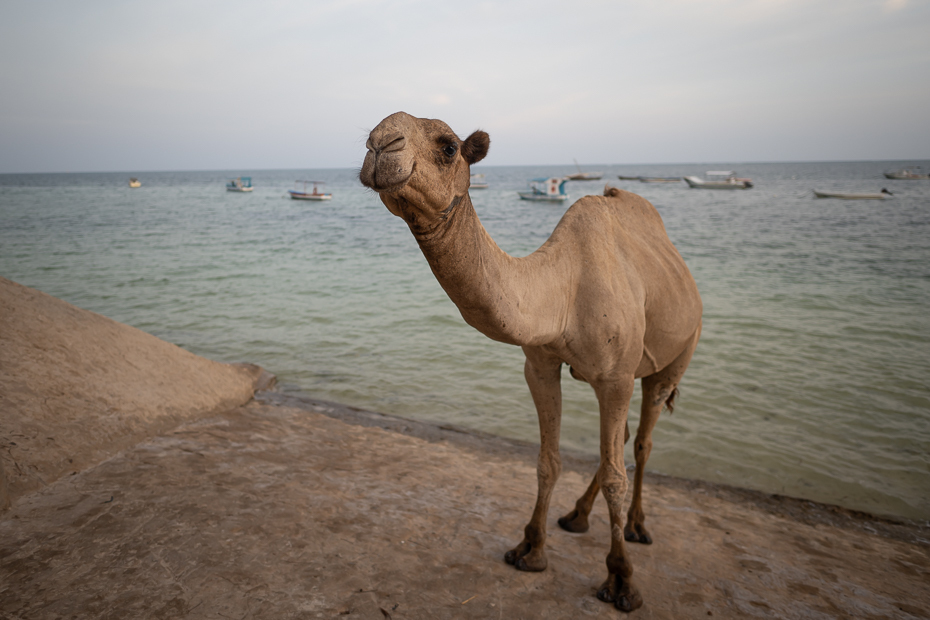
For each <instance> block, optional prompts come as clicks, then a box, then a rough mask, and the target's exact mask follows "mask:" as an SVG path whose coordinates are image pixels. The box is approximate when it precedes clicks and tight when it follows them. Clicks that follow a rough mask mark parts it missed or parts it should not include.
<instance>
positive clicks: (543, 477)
mask: <svg viewBox="0 0 930 620" xmlns="http://www.w3.org/2000/svg"><path fill="white" fill-rule="evenodd" d="M561 475H562V457H561V456H559V454H558V453H557V452H556V453H545V452H540V453H539V459H538V460H537V461H536V477H537V479H538V480H539V483H540V484H555V482H556V480H558V479H559V476H561Z"/></svg>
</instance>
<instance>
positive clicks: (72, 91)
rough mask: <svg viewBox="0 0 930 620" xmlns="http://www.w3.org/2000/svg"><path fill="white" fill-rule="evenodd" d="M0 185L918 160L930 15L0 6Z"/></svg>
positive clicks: (352, 4)
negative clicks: (486, 144)
mask: <svg viewBox="0 0 930 620" xmlns="http://www.w3.org/2000/svg"><path fill="white" fill-rule="evenodd" d="M0 9H2V15H3V18H2V21H0V173H6V172H53V171H61V172H82V171H146V170H213V169H236V170H257V169H268V168H339V167H351V166H358V165H360V164H361V161H362V158H363V156H364V141H365V137H366V135H367V132H368V131H369V130H370V129H372V128H373V127H374V126H375V125H377V124H378V122H379V121H380V120H381V119H382V118H384V117H385V116H387V115H389V114H391V113H393V112H396V111H398V110H404V111H406V112H409V113H410V114H413V115H415V116H425V117H430V118H440V119H442V120H444V121H446V122H447V123H449V125H450V126H451V127H452V128H453V130H455V131H456V132H457V133H458V134H459V135H460V136H462V137H465V136H466V135H468V134H469V133H470V132H471V131H473V130H474V129H477V128H482V129H484V130H486V131H488V132H489V133H490V134H491V141H492V146H491V151H490V154H489V156H488V159H487V160H485V162H486V163H487V164H489V165H521V164H570V163H571V162H572V160H573V159H577V160H578V161H579V162H581V163H582V164H614V163H616V164H624V163H653V162H655V163H664V162H669V163H671V162H744V161H797V160H863V159H865V160H871V159H930V0H744V1H738V0H609V1H604V2H599V1H586V0H570V1H562V2H550V1H547V0H533V1H523V0H514V1H501V2H454V3H453V2H441V1H438V0H392V1H391V0H389V1H379V0H318V1H310V2H307V1H304V2H291V1H288V0H281V1H268V0H266V1H263V2H241V1H237V0H223V1H217V2H201V1H198V0H182V1H171V0H167V1H166V0H160V1H158V2H152V1H151V0H147V1H145V2H133V1H120V2H116V1H113V2H103V1H97V2H95V1H93V0H90V1H88V2H74V1H73V0H69V1H67V2H64V1H62V2H55V1H42V0H35V1H26V0H24V1H10V0H0Z"/></svg>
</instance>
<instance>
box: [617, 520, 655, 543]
mask: <svg viewBox="0 0 930 620" xmlns="http://www.w3.org/2000/svg"><path fill="white" fill-rule="evenodd" d="M623 538H624V539H626V541H627V542H634V543H641V544H643V545H651V544H652V536H650V535H649V532H647V531H646V528H645V527H643V526H642V525H635V526H631V525H630V524H629V523H628V524H627V526H626V527H625V528H623Z"/></svg>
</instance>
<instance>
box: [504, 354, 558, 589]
mask: <svg viewBox="0 0 930 620" xmlns="http://www.w3.org/2000/svg"><path fill="white" fill-rule="evenodd" d="M523 352H524V353H525V354H526V365H525V366H524V375H525V376H526V382H527V384H528V385H529V386H530V393H531V394H532V395H533V402H534V403H535V404H536V413H537V415H538V416H539V460H538V462H537V465H536V479H537V483H538V491H537V495H536V508H534V509H533V516H532V517H531V518H530V522H529V523H528V524H527V526H526V528H525V529H524V530H523V531H524V536H523V540H522V541H521V542H520V544H519V545H517V546H516V547H514V548H513V549H511V550H510V551H508V552H507V553H506V554H505V555H504V561H506V562H507V563H508V564H512V565H513V566H514V567H516V568H517V569H519V570H529V571H540V570H545V568H546V565H547V564H548V561H547V560H546V549H545V545H546V516H547V515H548V513H549V500H550V499H551V498H552V489H553V488H554V487H555V482H556V480H558V478H559V474H560V473H561V472H562V460H561V458H560V457H559V432H560V428H561V423H562V387H561V384H560V378H561V367H562V362H561V361H560V360H559V359H557V358H555V357H552V356H551V355H548V354H546V353H544V352H542V351H540V350H539V349H535V348H530V347H524V348H523Z"/></svg>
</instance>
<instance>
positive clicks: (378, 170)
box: [360, 161, 417, 194]
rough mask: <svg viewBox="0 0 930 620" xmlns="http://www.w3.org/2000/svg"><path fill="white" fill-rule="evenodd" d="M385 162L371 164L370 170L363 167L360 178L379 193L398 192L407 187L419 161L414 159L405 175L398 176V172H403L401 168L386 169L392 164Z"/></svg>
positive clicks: (363, 183) (364, 183)
mask: <svg viewBox="0 0 930 620" xmlns="http://www.w3.org/2000/svg"><path fill="white" fill-rule="evenodd" d="M366 163H367V162H366ZM385 163H386V162H383V161H379V162H378V164H376V165H373V166H371V168H370V170H366V167H363V168H362V174H361V175H360V177H361V178H360V180H361V181H362V185H365V186H366V187H369V188H371V189H373V190H375V191H376V192H378V193H379V194H396V193H397V192H399V191H400V190H402V189H403V188H404V187H406V185H407V182H408V181H410V178H411V177H413V173H414V172H416V169H417V163H416V162H415V161H414V162H413V163H412V165H411V166H410V170H409V171H407V172H406V174H403V176H398V173H402V171H401V170H397V171H394V170H389V171H386V170H385V169H386V168H390V166H386V165H385Z"/></svg>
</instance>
